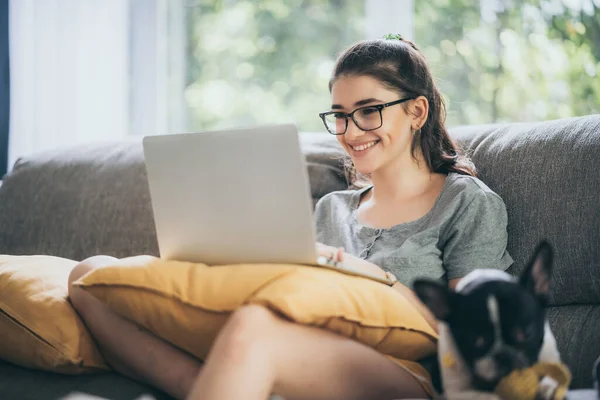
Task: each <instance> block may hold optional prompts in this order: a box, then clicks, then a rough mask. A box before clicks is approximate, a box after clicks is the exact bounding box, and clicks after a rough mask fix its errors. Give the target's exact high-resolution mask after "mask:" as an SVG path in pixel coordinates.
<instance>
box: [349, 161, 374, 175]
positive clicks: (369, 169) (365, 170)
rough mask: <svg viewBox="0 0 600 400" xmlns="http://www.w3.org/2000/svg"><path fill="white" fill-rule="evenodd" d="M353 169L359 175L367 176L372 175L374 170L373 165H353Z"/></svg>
mask: <svg viewBox="0 0 600 400" xmlns="http://www.w3.org/2000/svg"><path fill="white" fill-rule="evenodd" d="M354 169H355V170H356V172H358V173H359V174H361V175H369V174H372V173H373V172H374V171H375V170H376V168H375V166H373V165H366V164H361V163H356V162H355V163H354Z"/></svg>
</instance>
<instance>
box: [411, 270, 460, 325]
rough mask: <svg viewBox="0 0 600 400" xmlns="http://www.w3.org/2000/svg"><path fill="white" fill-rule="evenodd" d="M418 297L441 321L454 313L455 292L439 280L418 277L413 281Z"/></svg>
mask: <svg viewBox="0 0 600 400" xmlns="http://www.w3.org/2000/svg"><path fill="white" fill-rule="evenodd" d="M413 289H414V291H415V293H416V294H417V297H418V298H419V299H420V300H421V302H422V303H423V304H425V305H426V306H427V308H429V309H430V310H431V312H432V313H433V315H434V316H435V317H436V318H437V319H438V320H440V321H448V319H449V318H450V316H451V315H452V310H453V305H454V293H452V292H451V291H450V289H449V288H448V287H447V286H446V285H443V284H441V283H439V282H435V281H431V280H425V279H418V280H416V281H415V282H414V283H413Z"/></svg>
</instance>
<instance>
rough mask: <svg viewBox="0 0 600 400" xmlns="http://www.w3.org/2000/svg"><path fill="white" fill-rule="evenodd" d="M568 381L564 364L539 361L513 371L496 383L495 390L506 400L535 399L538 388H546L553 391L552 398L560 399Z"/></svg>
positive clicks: (569, 375) (567, 373)
mask: <svg viewBox="0 0 600 400" xmlns="http://www.w3.org/2000/svg"><path fill="white" fill-rule="evenodd" d="M570 383H571V373H570V372H569V369H568V368H567V367H566V366H565V365H564V364H559V363H544V362H540V363H537V364H535V365H533V366H532V367H530V368H526V369H521V370H516V371H513V372H512V373H511V374H510V375H508V376H506V377H504V379H502V380H501V381H500V383H498V386H496V390H495V392H496V394H497V395H498V396H500V397H501V398H502V399H506V400H535V399H536V398H538V397H537V396H538V395H539V392H540V389H542V390H544V389H547V390H549V391H550V393H552V392H554V395H553V397H552V399H553V400H562V399H564V398H565V396H566V394H567V390H568V388H569V384H570ZM544 398H545V397H544Z"/></svg>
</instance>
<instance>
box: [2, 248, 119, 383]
mask: <svg viewBox="0 0 600 400" xmlns="http://www.w3.org/2000/svg"><path fill="white" fill-rule="evenodd" d="M76 264H77V262H76V261H71V260H67V259H62V258H56V257H47V256H20V257H17V256H7V255H0V332H2V340H0V359H4V360H6V361H10V362H11V363H14V364H17V365H21V366H25V367H29V368H37V369H42V370H47V371H54V372H60V373H65V374H78V373H86V372H97V371H99V370H107V369H108V368H107V366H106V364H105V363H104V360H103V358H102V356H101V355H100V353H99V352H98V349H97V348H96V346H95V344H94V341H93V340H92V338H91V337H90V335H89V333H88V331H87V329H86V328H85V325H84V324H83V322H82V321H81V319H80V318H79V316H78V315H77V313H76V312H75V310H74V309H73V307H72V306H71V304H70V303H69V301H68V300H67V295H68V292H67V287H68V286H67V285H68V278H69V273H70V272H71V270H72V269H73V267H74V266H75V265H76Z"/></svg>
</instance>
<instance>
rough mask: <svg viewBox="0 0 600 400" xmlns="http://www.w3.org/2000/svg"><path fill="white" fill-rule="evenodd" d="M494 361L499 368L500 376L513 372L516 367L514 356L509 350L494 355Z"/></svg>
mask: <svg viewBox="0 0 600 400" xmlns="http://www.w3.org/2000/svg"><path fill="white" fill-rule="evenodd" d="M494 361H495V362H496V366H497V368H498V372H499V375H500V376H504V375H506V374H508V373H509V372H511V371H512V370H513V369H514V367H515V362H514V358H513V357H512V356H511V354H510V353H509V352H506V351H501V352H498V353H496V354H495V355H494Z"/></svg>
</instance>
